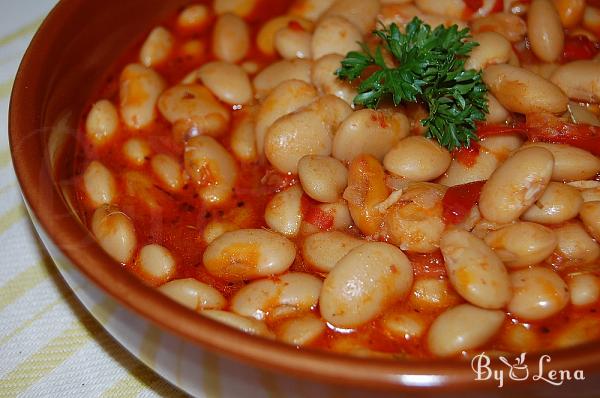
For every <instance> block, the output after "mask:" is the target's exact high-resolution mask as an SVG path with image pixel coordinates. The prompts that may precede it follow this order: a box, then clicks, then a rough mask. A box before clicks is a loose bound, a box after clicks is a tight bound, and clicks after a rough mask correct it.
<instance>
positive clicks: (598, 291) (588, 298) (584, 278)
mask: <svg viewBox="0 0 600 398" xmlns="http://www.w3.org/2000/svg"><path fill="white" fill-rule="evenodd" d="M567 284H568V286H569V292H570V293H571V303H573V305H577V306H584V305H590V304H593V303H595V302H597V301H598V300H599V299H600V277H598V276H597V275H595V274H576V275H573V276H571V277H570V278H568V279H567Z"/></svg>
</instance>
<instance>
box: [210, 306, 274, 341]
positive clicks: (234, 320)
mask: <svg viewBox="0 0 600 398" xmlns="http://www.w3.org/2000/svg"><path fill="white" fill-rule="evenodd" d="M201 314H202V315H203V316H205V317H207V318H210V319H212V320H213V321H217V322H219V323H222V324H224V325H227V326H229V327H232V328H234V329H237V330H240V331H242V332H244V333H247V334H251V335H255V336H260V337H265V338H269V339H272V338H274V337H275V336H274V334H273V332H272V331H271V330H270V329H269V328H268V327H267V325H266V324H265V323H264V322H261V321H258V320H256V319H254V318H248V317H245V316H240V315H237V314H234V313H232V312H228V311H220V310H205V311H202V312H201Z"/></svg>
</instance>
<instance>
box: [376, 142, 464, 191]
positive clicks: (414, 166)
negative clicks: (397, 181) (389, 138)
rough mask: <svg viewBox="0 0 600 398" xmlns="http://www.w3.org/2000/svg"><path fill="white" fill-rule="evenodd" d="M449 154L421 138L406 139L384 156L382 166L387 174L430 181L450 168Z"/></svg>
mask: <svg viewBox="0 0 600 398" xmlns="http://www.w3.org/2000/svg"><path fill="white" fill-rule="evenodd" d="M451 160H452V157H451V156H450V152H448V150H446V149H445V148H443V147H441V146H440V145H439V144H438V143H437V142H435V141H433V140H430V139H428V138H425V137H422V136H411V137H406V138H404V139H403V140H401V141H400V142H398V143H397V144H396V145H395V146H394V147H392V149H391V150H390V151H389V152H388V153H387V154H386V155H385V158H384V159H383V166H384V167H385V168H386V170H388V171H389V172H391V173H393V174H396V175H398V176H400V177H404V178H407V179H409V180H412V181H430V180H433V179H435V178H437V177H439V176H441V175H442V174H444V172H445V171H446V170H447V169H448V167H449V166H450V161H451Z"/></svg>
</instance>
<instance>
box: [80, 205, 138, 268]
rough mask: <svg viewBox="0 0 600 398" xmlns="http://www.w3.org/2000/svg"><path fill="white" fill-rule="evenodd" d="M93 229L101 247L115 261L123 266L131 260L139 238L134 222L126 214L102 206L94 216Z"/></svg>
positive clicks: (113, 208)
mask: <svg viewBox="0 0 600 398" xmlns="http://www.w3.org/2000/svg"><path fill="white" fill-rule="evenodd" d="M91 229H92V233H93V234H94V236H95V237H96V239H97V240H98V243H99V244H100V247H102V248H103V249H104V251H106V252H107V253H108V254H109V255H110V256H111V257H112V258H113V259H115V260H116V261H118V262H120V263H122V264H125V263H127V262H129V260H131V258H132V257H133V252H134V251H135V247H136V245H137V238H136V235H135V227H134V226H133V222H132V221H131V219H130V218H129V217H127V215H125V213H123V212H121V211H120V210H119V209H117V208H115V207H111V206H108V205H102V206H100V207H98V208H97V209H96V211H95V212H94V215H93V216H92V222H91Z"/></svg>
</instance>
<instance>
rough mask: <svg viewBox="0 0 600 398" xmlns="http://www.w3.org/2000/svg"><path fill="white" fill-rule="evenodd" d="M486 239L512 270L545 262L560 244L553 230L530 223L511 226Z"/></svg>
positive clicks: (491, 233)
mask: <svg viewBox="0 0 600 398" xmlns="http://www.w3.org/2000/svg"><path fill="white" fill-rule="evenodd" d="M484 239H485V243H486V244H487V245H488V246H489V247H491V248H492V249H493V250H494V252H495V253H496V254H497V255H498V257H499V258H500V259H501V260H502V261H503V262H504V264H505V265H506V266H507V267H511V268H521V267H526V266H528V265H535V264H538V263H540V262H542V261H544V259H546V258H547V257H548V256H550V255H551V254H552V252H553V251H554V249H555V248H556V245H557V244H558V239H557V237H556V235H555V233H554V231H553V230H551V229H550V228H547V227H544V226H543V225H540V224H535V223H530V222H517V223H514V224H509V225H507V226H505V227H502V228H500V229H498V230H495V231H491V232H490V233H489V234H487V235H486V236H485V238H484Z"/></svg>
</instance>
